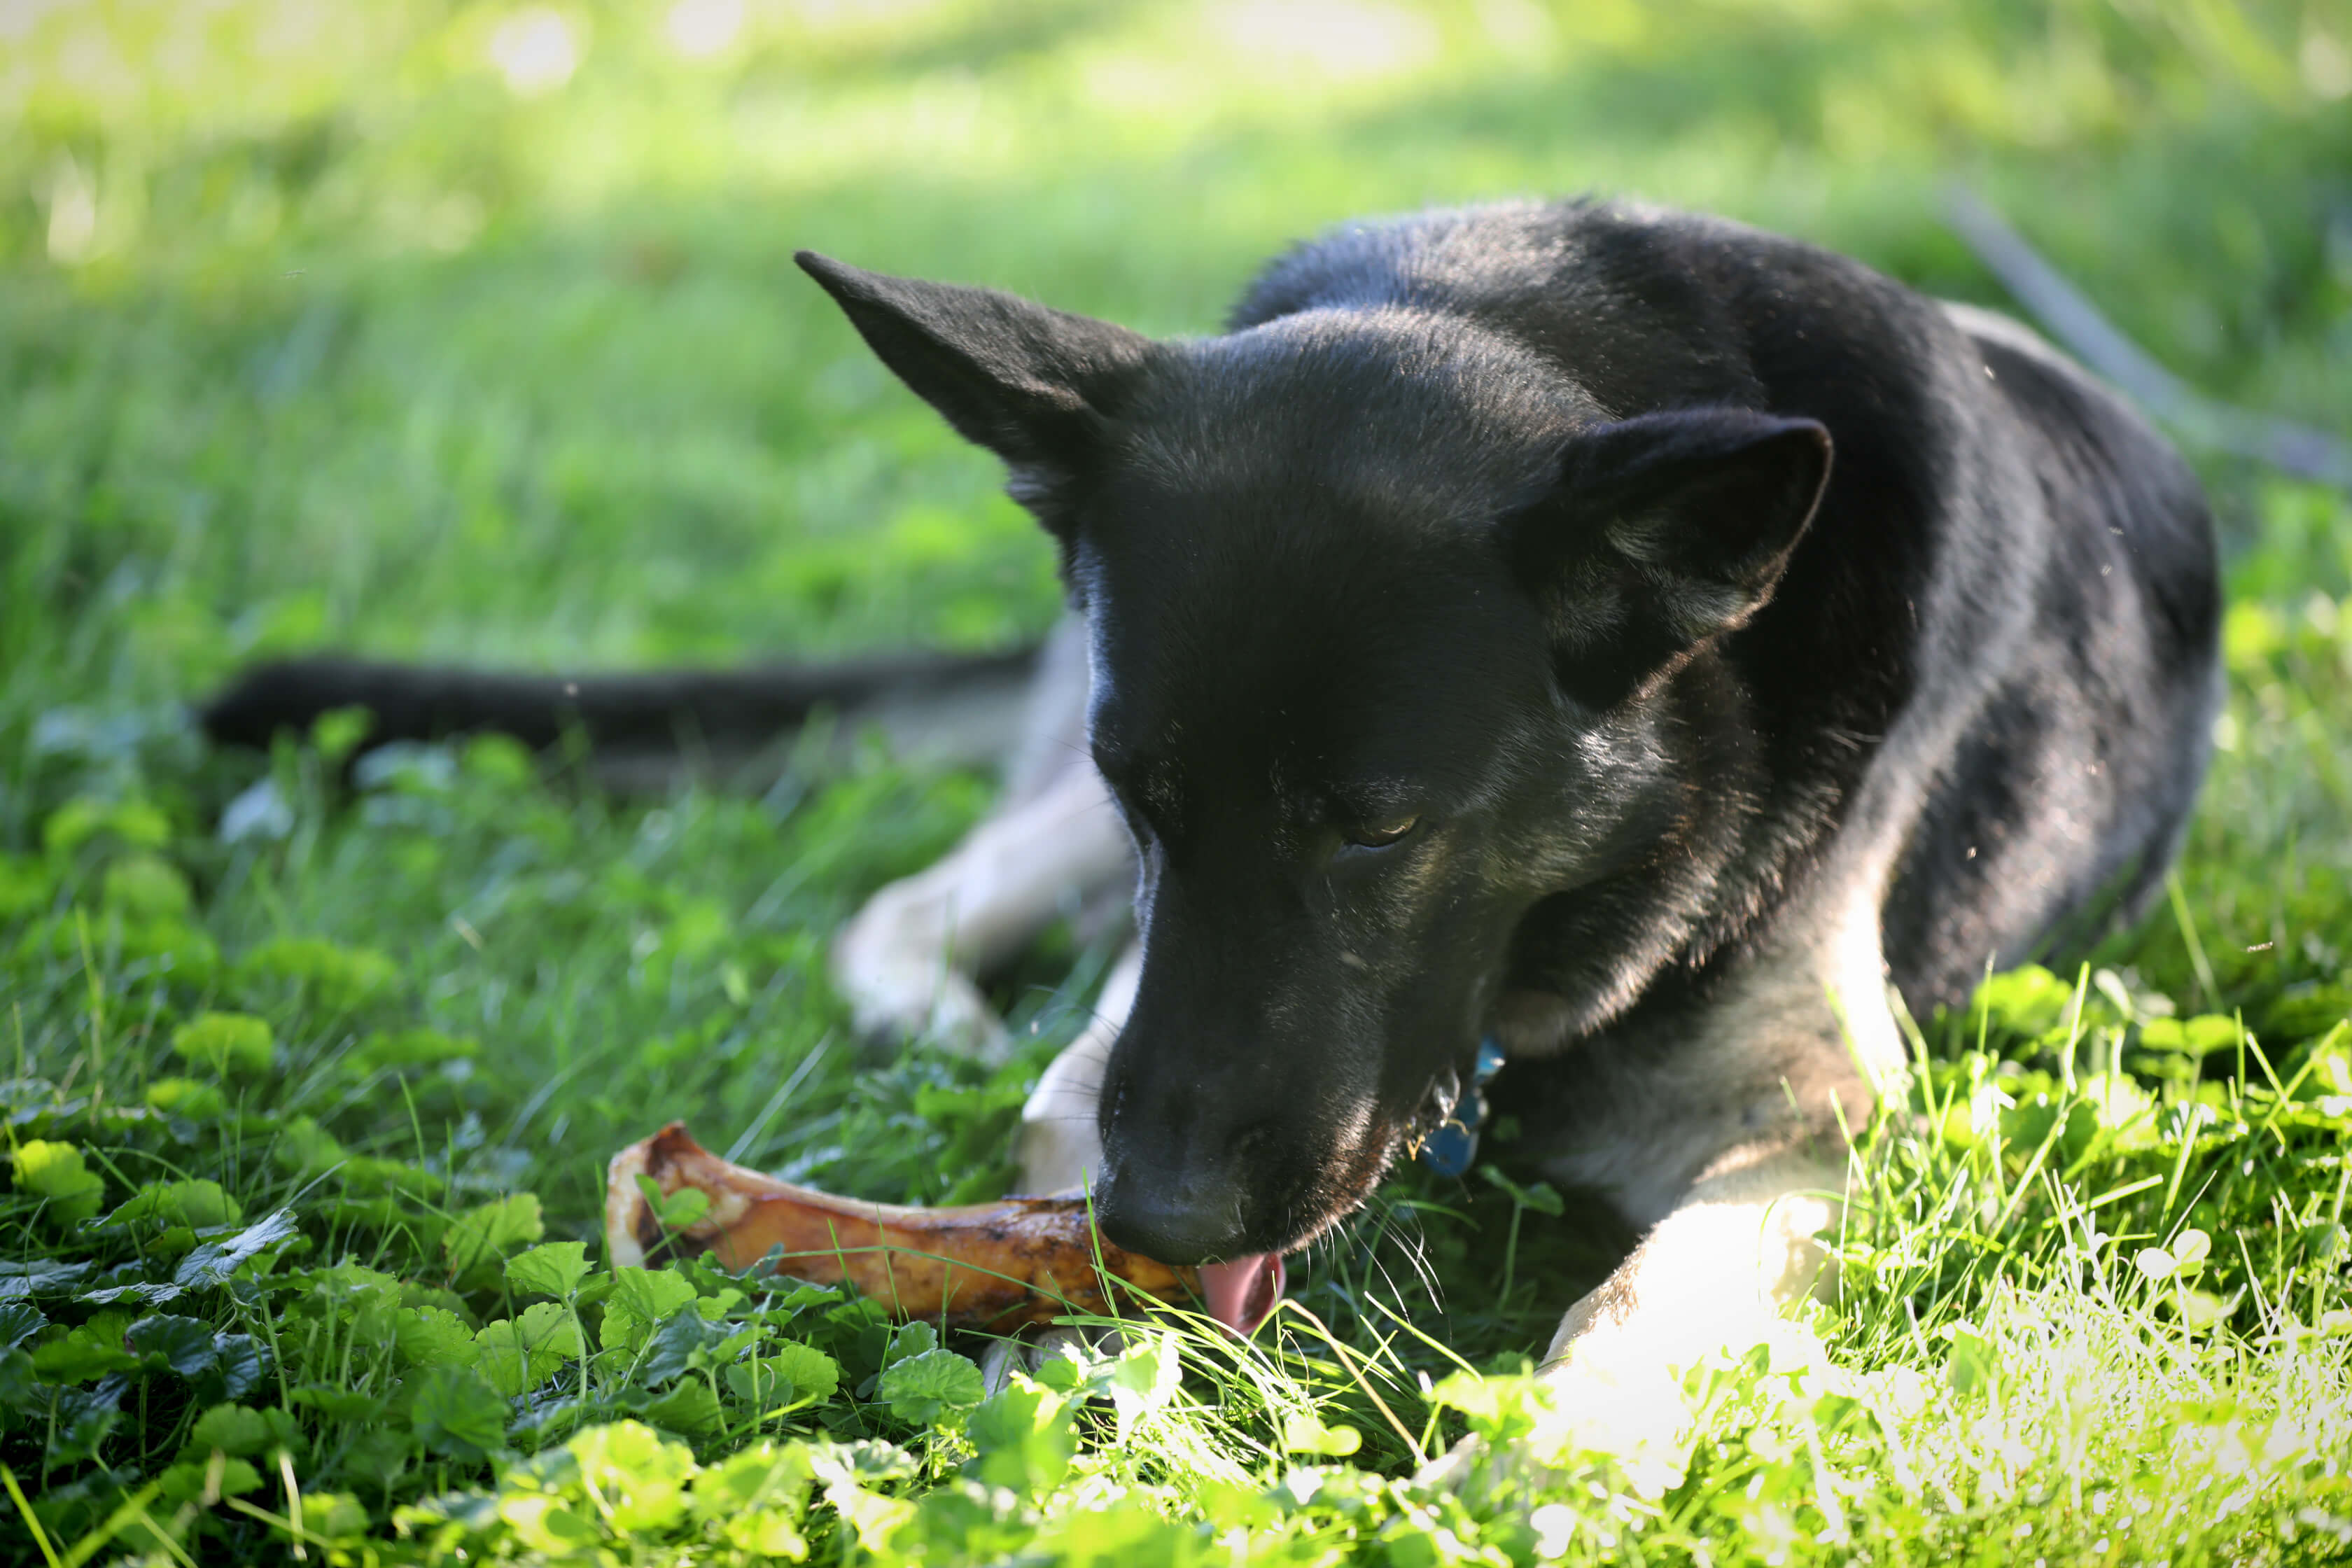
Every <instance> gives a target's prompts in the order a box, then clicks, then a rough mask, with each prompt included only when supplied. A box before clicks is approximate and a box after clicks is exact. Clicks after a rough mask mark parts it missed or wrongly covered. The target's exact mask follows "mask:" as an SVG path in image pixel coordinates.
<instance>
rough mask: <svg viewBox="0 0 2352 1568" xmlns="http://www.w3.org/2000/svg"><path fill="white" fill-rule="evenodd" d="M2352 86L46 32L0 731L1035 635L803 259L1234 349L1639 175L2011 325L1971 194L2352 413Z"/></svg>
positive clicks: (1746, 57)
mask: <svg viewBox="0 0 2352 1568" xmlns="http://www.w3.org/2000/svg"><path fill="white" fill-rule="evenodd" d="M2347 94H2352V7H2347V5H2344V4H2342V3H2341V0H2263V3H2262V4H2256V5H2232V4H2228V3H2226V0H2052V3H2049V4H2026V3H2022V0H1973V3H1970V4H1965V5H1962V4H1951V3H1949V0H1789V3H1771V4H1768V3H1763V0H1668V3H1661V4H1634V3H1633V0H1576V3H1573V4H1559V5H1543V4H1538V3H1537V0H1476V3H1475V4H1460V5H1408V4H1403V3H1401V0H1232V3H1227V4H1215V5H1203V4H1186V3H1179V4H1167V3H1157V0H1124V3H1122V0H1095V3H1078V0H675V3H673V4H667V5H662V4H637V5H623V4H561V5H514V4H493V5H467V4H454V3H449V0H365V3H359V0H352V3H346V4H331V3H325V0H122V3H117V4H73V3H52V0H0V574H4V575H0V595H5V597H0V605H5V606H6V610H5V615H0V691H5V695H0V714H13V716H14V717H15V718H16V719H17V720H19V721H22V720H23V719H24V718H25V717H26V715H28V714H30V713H32V712H34V711H37V710H40V709H42V708H45V707H47V706H48V705H52V704H55V703H56V702H58V700H60V699H61V698H68V697H74V698H81V699H85V700H87V699H95V698H99V697H100V696H101V695H102V696H103V697H104V698H105V700H108V701H110V702H114V703H118V704H120V703H125V702H143V703H150V704H153V703H161V702H163V701H166V700H171V699H173V698H177V697H182V696H185V695H186V694H188V693H190V692H191V691H192V690H195V689H201V688H202V687H203V686H204V685H205V684H206V683H207V682H209V681H211V680H213V679H216V678H217V677H218V676H220V675H221V674H222V673H224V672H225V671H226V669H227V668H229V667H230V666H232V665H233V664H234V663H235V662H236V661H237V660H239V659H242V658H248V657H251V656H254V655H257V654H259V653H263V652H268V651H272V650H278V649H284V648H289V647H309V646H315V645H318V644H321V643H333V644H346V645H356V646H359V647H364V648H367V649H371V650H374V651H378V652H383V653H388V654H399V655H429V656H434V657H439V658H469V659H487V660H500V661H514V662H520V663H525V664H533V665H550V664H569V665H577V664H582V663H616V664H617V663H641V662H647V661H655V660H665V659H688V658H695V659H726V658H740V657H744V656H746V655H749V654H752V653H768V652H787V651H825V650H835V649H844V648H849V647H866V646H873V645H885V644H903V643H908V642H931V643H946V644H955V645H986V644H995V643H1001V642H1004V641H1007V640H1011V639H1013V638H1015V637H1021V636H1024V635H1026V634H1032V633H1034V632H1036V631H1037V630H1039V629H1040V628H1041V627H1042V626H1044V625H1045V623H1046V622H1047V621H1048V619H1049V618H1050V617H1051V615H1052V613H1053V609H1054V605H1055V592H1054V588H1053V584H1052V580H1051V573H1050V563H1049V559H1048V552H1047V551H1046V549H1045V546H1044V544H1043V543H1042V542H1041V541H1040V540H1038V539H1036V538H1034V537H1033V530H1032V529H1031V527H1030V525H1029V524H1028V523H1027V522H1026V521H1025V519H1024V517H1023V516H1022V515H1021V514H1020V513H1018V512H1017V511H1016V510H1015V509H1013V507H1012V506H1011V504H1010V503H1009V502H1007V501H1005V500H1003V499H1001V498H1000V497H998V496H997V495H996V494H995V487H996V485H997V482H998V475H997V473H996V471H995V468H994V466H993V464H992V461H991V460H989V459H987V458H982V457H981V456H979V455H977V454H975V453H972V452H971V451H968V450H966V449H965V448H963V447H961V445H960V444H959V443H957V442H956V441H955V440H954V439H953V438H952V437H950V436H949V435H948V434H947V433H946V432H945V430H944V429H943V428H941V427H940V426H939V425H938V423H937V422H936V420H935V419H934V418H933V417H932V416H930V415H929V413H928V411H926V410H924V409H923V408H922V407H921V406H920V405H918V404H916V403H915V401H914V400H913V399H912V398H911V397H909V396H908V395H905V394H903V393H902V392H900V391H899V390H898V389H897V388H896V387H895V385H893V384H889V383H888V382H887V378H886V376H885V375H884V374H883V373H882V372H881V371H880V370H879V369H878V368H877V366H875V365H874V364H873V363H871V361H870V360H869V359H868V358H867V356H866V354H865V353H864V352H863V350H862V349H861V348H860V347H859V345H858V344H857V343H856V340H855V338H854V337H853V336H852V334H851V333H850V332H849V331H848V330H847V329H846V327H845V325H844V324H843V323H842V322H841V321H840V320H839V319H838V317H837V316H836V315H835V313H834V311H833V310H832V309H831V308H830V307H829V306H828V305H826V304H825V303H824V301H823V300H822V299H821V297H820V296H819V295H818V293H817V291H816V289H814V287H812V286H811V285H809V284H808V283H807V282H806V281H805V280H804V279H802V278H800V277H799V275H798V274H797V273H795V272H794V271H793V269H792V268H791V266H790V261H789V258H790V254H791V252H792V251H793V249H794V248H796V247H802V246H810V247H817V248H820V249H824V250H826V251H829V252H832V253H835V254H837V255H840V256H843V257H845V258H849V259H852V260H855V261H857V262H859V263H862V264H865V265H869V266H875V267H879V268H886V269H889V270H895V271H901V272H909V273H919V274H925V275H930V276H938V277H943V278H949V279H959V280H968V281H980V282H987V283H991V284H995V285H999V286H1003V287H1006V288H1010V289H1016V290H1019V291H1023V292H1025V293H1029V294H1032V295H1034V296H1036V297H1040V298H1043V299H1045V300H1049V301H1051V302H1053V303H1055V304H1056V305H1060V306H1063V307H1066V308H1068V309H1073V310H1084V311H1089V312H1093V313H1097V314H1102V315H1107V316H1110V317H1113V318H1116V319H1118V320H1119V321H1126V322H1129V323H1130V324H1133V325H1135V326H1138V327H1140V328H1143V329H1145V330H1148V331H1156V332H1200V331H1210V330H1212V329H1213V327H1214V325H1215V323H1216V321H1217V320H1218V317H1219V314H1220V312H1221V310H1222V309H1223V305H1224V304H1225V302H1226V301H1227V300H1230V299H1231V298H1232V297H1233V296H1234V294H1235V292H1236V291H1237V290H1238V289H1239V288H1240V286H1241V284H1242V283H1243V281H1244V279H1245V278H1246V276H1247V275H1248V273H1249V272H1250V270H1251V268H1253V267H1254V266H1255V264H1257V263H1258V262H1259V261H1261V260H1262V259H1263V258H1265V257H1267V256H1268V255H1270V254H1271V253H1273V252H1274V251H1275V250H1276V249H1277V248H1279V247H1281V246H1283V245H1284V244H1286V242H1288V241H1290V240H1292V239H1295V238H1297V237H1302V236H1305V235H1307V234H1310V233H1312V232H1314V231H1315V230H1317V229H1318V228H1319V227H1321V226H1325V225H1327V224H1329V223H1332V222H1334V221H1337V220H1339V219H1342V218H1345V217H1348V216H1353V215H1358V214H1362V213H1368V212H1380V211H1385V210H1394V209H1400V208H1411V207H1414V206H1419V205H1425V204H1432V203H1456V202H1463V201H1469V200H1475V199H1477V198H1480V197H1486V196H1492V195H1521V194H1558V193H1572V192H1580V191H1601V192H1606V193H1613V194H1622V195H1638V196H1643V197H1646V198H1651V199H1654V200H1659V201H1664V202H1668V203H1673V204H1675V205H1690V206H1697V207H1704V208H1711V209H1715V210H1717V211H1721V212H1725V213H1727V214H1730V215H1733V216H1738V217H1742V218H1746V219H1748V220H1751V221H1754V222H1757V223H1759V224H1762V225H1766V226H1772V227H1775V228H1779V229H1782V230H1786V231H1790V232H1792V233H1796V234H1800V235H1802V236H1805V237H1810V238H1812V239H1815V240H1818V241H1820V242H1822V243H1824V244H1827V245H1830V246H1832V247H1840V248H1843V249H1846V250H1850V251H1852V252H1853V253H1855V254H1858V255H1860V256H1862V257H1863V258H1865V259H1867V260H1869V261H1872V262H1874V263H1875V264H1876V265H1878V266H1880V267H1882V268H1887V269H1889V270H1891V271H1893V272H1894V273H1895V274H1896V275H1898V276H1900V277H1903V278H1905V279H1908V280H1911V281H1913V282H1915V283H1917V284H1919V285H1921V286H1924V287H1926V288H1929V289H1935V290H1938V291H1941V292H1944V293H1947V294H1950V295H1956V296H1963V297H1969V298H1975V299H1979V300H1988V301H1990V302H1994V303H2000V302H2001V296H2000V290H1999V289H1998V286H1997V285H1995V284H1994V283H1993V281H1992V280H1991V279H1990V278H1989V277H1988V276H1987V275H1986V274H1985V273H1984V272H1983V271H1982V270H1981V269H1980V268H1979V267H1978V265H1977V264H1976V263H1975V262H1974V261H1973V260H1972V258H1970V257H1969V255H1968V254H1967V253H1966V251H1965V250H1963V249H1962V248H1961V247H1959V245H1958V243H1957V242H1956V241H1955V240H1954V239H1953V237H1951V236H1950V235H1949V234H1948V232H1947V231H1946V230H1945V229H1944V228H1943V227H1942V226H1940V224H1939V223H1938V221H1937V216H1936V199H1937V190H1938V187H1939V184H1940V183H1941V182H1943V181H1946V180H1948V179H1952V178H1960V179H1964V180H1966V181H1968V182H1969V183H1970V184H1973V185H1974V186H1976V187H1977V188H1978V189H1979V190H1980V191H1981V192H1982V193H1984V194H1985V195H1987V196H1988V197H1990V199H1991V200H1992V201H1993V202H1994V203H1995V204H1996V205H1999V206H2000V207H2001V208H2002V209H2003V210H2004V211H2005V212H2007V213H2008V214H2009V215H2010V216H2011V218H2012V220H2013V221H2015V222H2017V223H2018V224H2019V225H2020V226H2021V227H2022V228H2023V229H2024V230H2025V231H2026V232H2027V233H2028V234H2029V235H2030V236H2031V237H2032V239H2033V240H2034V241H2035V242H2036V243H2037V244H2038V245H2040V246H2041V247H2043V248H2044V250H2045V251H2046V252H2047V253H2048V254H2049V255H2050V256H2051V257H2052V258H2053V259H2054V260H2055V261H2056V262H2057V263H2058V264H2059V265H2060V266H2061V267H2063V268H2065V269H2066V270H2067V271H2068V272H2069V273H2070V274H2071V275H2072V276H2073V277H2074V279H2076V280H2077V281H2078V282H2079V283H2080V284H2081V285H2082V286H2083V287H2084V289H2086V290H2087V291H2088V292H2089V293H2090V294H2091V295H2092V296H2093V297H2094V298H2095V300H2098V301H2099V302H2100V304H2101V305H2102V306H2103V307H2104V308H2105V309H2106V310H2108V311H2109V312H2110V313H2111V314H2112V315H2113V316H2114V317H2115V319H2116V320H2117V321H2119V322H2120V323H2121V324H2122V325H2123V326H2124V327H2125V328H2126V330H2127V331H2129V332H2130V333H2131V334H2132V335H2133V336H2135V337H2136V338H2137V340H2138V341H2139V342H2141V343H2143V344H2144V345H2145V346H2147V348H2148V349H2149V350H2151V351H2152V352H2153V353H2155V354H2156V355H2157V356H2158V358H2160V359H2161V360H2163V361H2164V362H2165V363H2168V364H2169V365H2170V366H2172V367H2173V368H2174V369H2176V370H2178V371H2179V372H2180V373H2182V374H2185V375H2186V376H2188V377H2189V378H2190V379H2191V380H2192V381H2194V382H2195V383H2196V384H2199V385H2200V387H2202V388H2203V389H2204V390H2206V391H2208V392H2210V393H2213V394H2216V395H2221V396H2225V397H2228V398H2231V399H2233V400H2236V401H2239V402H2242V403H2247V404H2251V405H2257V406H2261V407H2264V408H2267V409H2270V410H2273V411H2275V412H2278V413H2282V414H2286V415H2292V416H2298V417H2301V418H2303V419H2305V420H2307V421H2309V422H2312V423H2315V424H2320V425H2323V426H2337V427H2340V425H2341V422H2342V419H2343V416H2344V401H2345V399H2344V395H2345V393H2346V391H2347V387H2348V386H2352V374H2347V369H2346V367H2347V364H2352V97H2347ZM2209 473H2210V477H2211V478H2212V479H2214V480H2215V481H2216V485H2217V489H2218V491H2219V493H2220V496H2221V502H2222V505H2223V509H2224V510H2225V512H2226V513H2227V514H2228V516H2229V518H2230V519H2231V521H2232V522H2233V523H2234V524H2235V525H2236V526H2237V528H2238V530H2239V531H2241V532H2243V531H2246V528H2247V525H2248V521H2249V520H2250V519H2252V518H2255V517H2256V516H2258V515H2261V514H2263V513H2265V511H2267V512H2271V513H2277V514H2279V515H2285V513H2287V512H2291V511H2292V510H2293V508H2292V507H2287V508H2284V510H2282V508H2281V507H2280V506H2278V505H2275V504H2273V503H2272V502H2271V501H2268V500H2265V499H2264V494H2263V490H2264V483H2265V481H2264V480H2263V479H2262V477H2261V476H2259V475H2257V474H2253V473H2252V472H2248V471H2235V470H2230V469H2226V468H2218V467H2210V466H2209ZM2313 515H2314V516H2315V517H2316V516H2320V515H2322V514H2321V513H2318V512H2315V513H2314V514H2313ZM2325 515H2326V516H2328V517H2332V516H2333V515H2334V514H2333V509H2332V508H2328V509H2325ZM2315 527H2316V525H2315ZM2319 532H2320V533H2321V534H2323V535H2324V533H2325V530H2319ZM2305 546H2306V548H2302V549H2300V550H2299V551H2298V552H2296V553H2295V554H2294V560H2293V562H2292V563H2290V564H2289V565H2287V566H2286V567H2284V568H2278V567H2275V566H2273V568H2272V570H2273V571H2274V572H2276V571H2280V570H2284V572H2285V573H2286V574H2288V575H2289V576H2293V575H2294V574H2298V573H2318V574H2334V575H2336V576H2338V577H2340V575H2341V572H2342V562H2341V558H2340V557H2341V549H2340V547H2338V546H2337V545H2336V543H2335V542H2334V541H2332V540H2331V539H2329V538H2326V537H2324V536H2323V537H2315V538H2313V539H2311V540H2308V541H2306V542H2305ZM2335 585H2336V586H2339V587H2340V585H2341V584H2340V583H2338V584H2335Z"/></svg>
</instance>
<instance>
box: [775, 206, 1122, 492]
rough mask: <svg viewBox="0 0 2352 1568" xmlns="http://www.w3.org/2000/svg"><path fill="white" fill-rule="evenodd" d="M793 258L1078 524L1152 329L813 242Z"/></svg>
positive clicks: (969, 430)
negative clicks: (1087, 484) (1077, 497)
mask: <svg viewBox="0 0 2352 1568" xmlns="http://www.w3.org/2000/svg"><path fill="white" fill-rule="evenodd" d="M793 259H794V260H796V261H798V262H799V263H800V265H801V269H802V270H803V271H804V272H806V273H807V274H808V275H809V276H810V277H812V278H814V279H816V280H817V282H818V283H820V284H822V285H823V286H824V291H825V292H826V293H828V294H830V295H832V296H833V298H834V302H835V303H836V304H838V305H839V306H840V307H841V308H842V310H844V311H845V312H846V313H847V315H848V317H849V321H850V324H851V325H852V326H854V327H856V329H857V331H858V335H859V336H861V337H863V338H864V339H865V340H866V345H867V346H868V347H870V348H871V349H873V351H874V352H875V353H876V354H877V355H878V356H879V357H880V358H881V361H882V363H884V364H887V365H888V366H889V367H890V368H891V370H892V371H894V372H895V373H897V374H898V379H899V380H901V381H903V382H905V383H906V384H907V385H908V387H910V388H911V389H913V391H914V392H915V394H916V395H918V396H919V397H921V398H922V399H923V401H924V402H926V403H929V405H931V406H932V407H934V408H936V409H938V410H939V411H940V413H941V414H942V415H944V416H946V417H947V421H948V423H949V424H950V425H952V426H955V427H956V429H957V431H958V432H959V433H961V435H962V436H963V437H964V438H965V439H966V440H969V441H972V442H976V443H977V444H979V445H980V446H982V447H987V448H988V449H989V450H990V451H992V452H994V453H995V454H996V455H997V456H998V457H1000V458H1003V459H1004V462H1005V466H1006V467H1007V468H1010V469H1011V470H1012V472H1013V483H1012V487H1011V489H1012V491H1013V498H1014V499H1015V500H1019V501H1020V502H1021V503H1022V504H1023V505H1024V506H1026V507H1028V508H1029V510H1032V511H1034V512H1035V513H1036V514H1037V516H1038V519H1039V521H1042V522H1044V523H1045V526H1046V527H1047V528H1048V529H1051V530H1052V531H1055V533H1056V534H1066V532H1067V530H1068V527H1069V521H1068V511H1067V508H1066V505H1065V504H1064V502H1065V500H1066V497H1067V495H1068V493H1069V490H1070V489H1071V487H1072V485H1073V483H1074V482H1075V481H1076V480H1077V479H1081V478H1082V477H1083V476H1084V475H1085V474H1086V473H1087V470H1088V469H1089V468H1091V467H1092V466H1093V464H1094V462H1095V460H1096V458H1097V456H1098V455H1099V453H1100V451H1101V449H1102V446H1103V443H1104V439H1105V436H1106V433H1107V426H1108V422H1109V421H1110V420H1111V419H1112V418H1114V417H1116V416H1117V415H1118V411H1119V409H1120V407H1121V405H1123V404H1124V403H1125V401H1126V399H1127V397H1128V395H1129V393H1130V391H1131V390H1132V389H1133V387H1134V386H1135V385H1136V384H1137V383H1138V382H1139V380H1140V379H1141V376H1142V374H1143V371H1144V368H1145V365H1146V364H1147V363H1148V362H1149V360H1150V355H1151V353H1152V349H1153V345H1152V342H1151V340H1150V339H1149V338H1147V337H1144V336H1142V335H1141V334H1140V333H1138V332H1131V331H1128V330H1127V329H1126V328H1125V327H1118V326H1113V325H1112V324H1111V323H1110V322H1108V321H1095V320H1093V319H1092V318H1091V317H1087V316H1073V315H1070V314H1068V313H1067V312H1066V311H1062V310H1047V309H1046V308H1045V306H1043V305H1033V304H1031V303H1030V302H1029V301H1028V300H1019V299H1015V298H1014V297H1013V296H1012V295H1010V294H1000V293H998V292H997V291H996V290H995V289H970V288H964V287H961V286H959V285H957V284H952V283H925V282H921V281H919V280H918V279H912V278H892V277H888V276H887V275H885V274H883V273H879V272H866V271H864V270H861V269H860V268H855V267H846V266H844V265H843V264H842V263H840V262H838V261H835V260H833V259H832V258H829V257H824V256H819V255H817V254H816V253H815V252H814V251H812V250H803V251H802V252H800V253H799V255H797V256H796V257H794V258H793Z"/></svg>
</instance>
